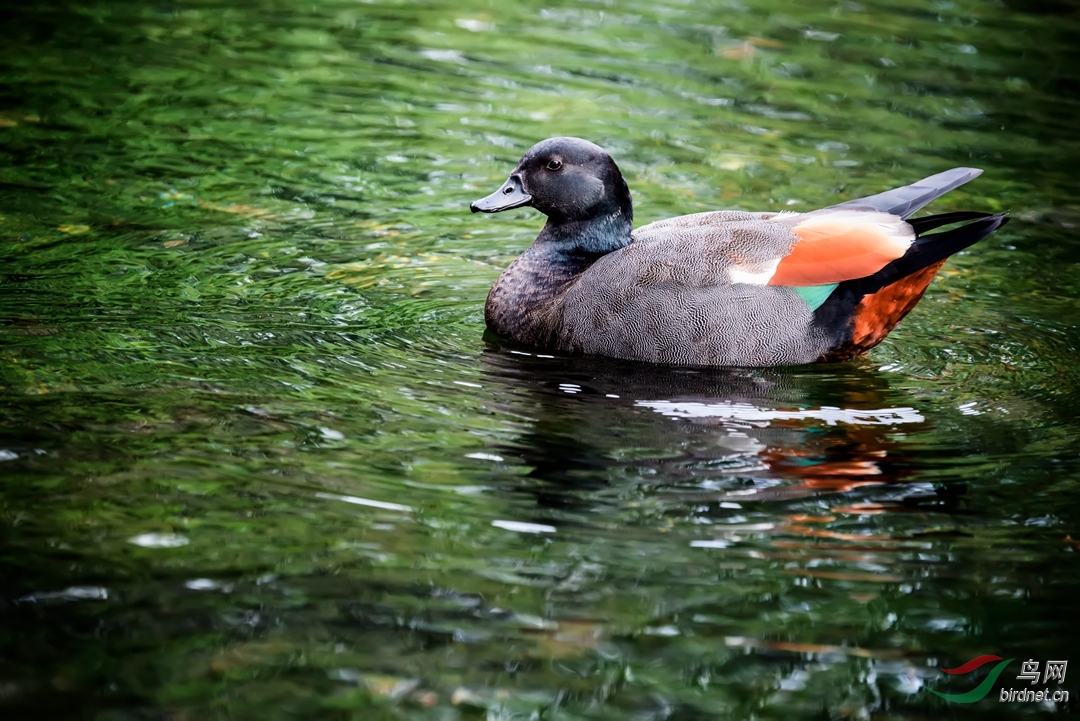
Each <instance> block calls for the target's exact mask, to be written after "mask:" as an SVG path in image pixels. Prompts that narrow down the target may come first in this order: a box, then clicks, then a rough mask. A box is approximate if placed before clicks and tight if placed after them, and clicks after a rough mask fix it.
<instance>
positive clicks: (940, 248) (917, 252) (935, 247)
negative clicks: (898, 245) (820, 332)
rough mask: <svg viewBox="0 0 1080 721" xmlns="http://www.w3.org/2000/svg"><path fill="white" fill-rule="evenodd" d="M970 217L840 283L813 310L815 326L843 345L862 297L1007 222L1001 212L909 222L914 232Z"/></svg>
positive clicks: (955, 215)
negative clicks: (871, 271) (876, 268)
mask: <svg viewBox="0 0 1080 721" xmlns="http://www.w3.org/2000/svg"><path fill="white" fill-rule="evenodd" d="M972 218H974V219H975V220H974V222H971V223H968V224H967V225H962V226H960V227H959V228H953V229H952V230H946V231H943V232H941V233H931V234H929V235H920V236H919V237H918V238H916V240H915V242H914V243H912V244H911V247H910V248H909V249H908V251H907V252H906V253H905V254H904V255H903V257H901V258H897V259H896V260H894V261H892V262H891V263H889V264H888V265H886V266H885V267H884V268H882V269H881V270H879V271H878V272H876V273H874V274H873V275H868V276H866V277H865V278H856V279H854V280H845V281H844V282H843V283H840V285H838V286H837V287H836V290H834V291H833V292H832V293H831V294H830V295H829V298H828V300H826V301H825V302H824V303H823V304H822V305H821V306H820V307H819V308H818V309H817V310H816V311H814V318H815V321H816V323H817V325H818V326H819V327H821V328H824V329H825V330H826V331H827V332H829V333H830V334H831V335H833V336H834V342H835V343H836V344H837V345H839V344H840V343H842V342H843V340H844V336H845V335H846V334H849V333H850V328H851V319H852V317H853V316H854V313H855V310H856V307H857V306H858V305H859V302H860V301H861V300H862V299H863V297H864V296H867V295H870V294H871V293H876V292H877V291H879V290H881V289H882V288H884V287H886V286H888V285H892V284H893V283H895V282H896V281H898V280H900V279H901V278H904V277H906V276H908V275H911V274H912V273H915V272H917V271H919V270H922V269H923V268H925V267H927V266H929V265H933V264H934V263H937V262H938V261H939V260H944V259H945V258H948V257H949V256H950V255H952V254H953V253H956V252H958V251H961V250H963V249H964V248H967V247H968V246H971V245H974V244H975V243H977V242H979V241H980V240H982V239H983V238H985V237H986V236H988V235H990V233H993V232H994V231H995V230H997V229H998V228H1000V227H1001V226H1003V225H1005V223H1007V222H1008V221H1009V219H1008V218H1007V217H1006V216H1005V214H1004V213H998V214H996V215H987V214H986V213H974V212H957V213H943V214H941V215H930V216H927V217H925V218H917V219H915V220H912V221H909V222H910V223H911V225H912V226H913V227H914V228H915V230H916V232H925V231H927V230H932V229H934V228H938V227H940V226H942V225H948V224H950V223H957V222H960V221H963V220H969V219H972Z"/></svg>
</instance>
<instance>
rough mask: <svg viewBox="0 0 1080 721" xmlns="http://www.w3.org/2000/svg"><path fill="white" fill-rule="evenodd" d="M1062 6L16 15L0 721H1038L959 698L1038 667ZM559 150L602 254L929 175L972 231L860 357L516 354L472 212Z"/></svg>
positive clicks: (1078, 326)
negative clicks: (724, 367) (995, 215)
mask: <svg viewBox="0 0 1080 721" xmlns="http://www.w3.org/2000/svg"><path fill="white" fill-rule="evenodd" d="M1078 11H1080V6H1078V5H1077V4H1076V2H1075V1H1074V0H1062V1H1061V2H1049V1H1048V2H1043V3H1022V2H1019V0H1008V1H1007V2H998V1H993V0H955V1H949V0H909V1H908V2H903V3H901V2H894V1H892V0H858V2H852V1H848V0H844V1H841V2H833V1H831V0H830V1H823V0H807V1H806V2H799V3H792V2H779V1H778V0H723V1H721V2H688V1H685V0H649V1H646V0H631V1H629V2H621V1H620V2H577V3H575V2H565V1H562V0H550V1H549V2H548V1H542V2H514V3H509V2H503V3H495V2H481V1H478V0H457V1H456V2H442V1H441V0H440V1H434V2H423V3H420V2H416V3H406V2H358V1H356V0H320V1H319V2H299V1H298V0H233V1H232V2H224V1H221V2H219V1H217V0H177V1H174V2H169V1H165V2H148V3H142V2H132V1H131V0H87V2H82V3H74V2H38V3H23V4H21V5H19V6H16V5H15V4H13V5H12V6H11V7H9V8H8V9H7V19H6V20H5V21H4V23H3V25H2V31H0V39H2V42H0V718H3V719H8V718H32V719H83V718H86V719H100V720H103V721H114V720H120V719H124V720H127V719H162V720H168V721H195V720H202V719H230V720H234V719H235V720H240V719H255V720H258V721H269V720H270V719H357V720H367V719H405V718H408V719H413V718H415V719H438V720H444V719H445V720H448V721H449V720H452V719H463V720H465V719H492V720H494V719H613V720H615V719H619V720H621V719H633V720H635V721H644V720H652V719H656V720H661V719H670V720H672V721H688V720H690V719H713V718H739V719H743V718H746V719H750V718H752V719H778V720H779V719H910V720H914V719H928V718H969V717H972V716H975V717H981V718H1011V717H1016V716H1024V717H1026V716H1040V715H1050V714H1054V713H1063V712H1067V711H1069V710H1070V709H1075V708H1076V698H1074V699H1073V700H1072V701H1071V702H1070V703H1058V704H1054V703H1044V704H1038V703H1012V704H1009V703H1001V702H999V701H998V690H999V688H1002V687H1004V688H1009V687H1012V688H1024V687H1031V686H1029V685H1028V683H1027V681H1024V680H1017V679H1016V678H1015V677H1016V675H1017V674H1018V673H1019V672H1020V662H1021V661H1023V660H1028V659H1032V660H1035V661H1038V662H1040V664H1045V663H1046V662H1047V661H1048V660H1051V659H1065V660H1068V659H1070V656H1072V660H1073V663H1074V664H1080V658H1077V657H1076V654H1075V653H1074V650H1075V649H1076V648H1078V647H1080V632H1078V624H1077V610H1076V609H1077V608H1078V606H1080V601H1078V598H1080V573H1078V571H1080V567H1078V560H1077V558H1078V550H1080V495H1078V490H1080V420H1078V418H1077V409H1078V407H1080V301H1078V298H1080V273H1078V261H1080V240H1078V237H1077V232H1078V228H1080V201H1078V200H1077V198H1078V197H1080V180H1078V173H1077V168H1078V167H1080V132H1078V128H1080V125H1078V122H1080V121H1078V118H1080V69H1078V68H1080V42H1078V41H1080V16H1078ZM552 135H579V136H584V137H587V138H589V139H591V140H593V141H595V142H597V143H599V144H601V145H603V146H604V147H605V148H607V149H608V150H609V151H610V152H611V153H612V154H613V156H614V157H615V158H616V160H617V161H618V162H619V163H620V165H621V167H622V169H623V171H624V173H625V174H626V177H627V180H628V182H629V184H630V187H631V188H632V190H633V193H634V200H635V204H636V213H637V219H638V223H646V222H650V221H653V220H657V219H660V218H664V217H670V216H674V215H679V214H684V213H692V212H698V211H702V210H713V209H718V208H739V209H748V210H795V211H799V210H810V209H813V208H816V207H821V206H823V205H827V204H829V203H832V202H836V201H837V200H841V199H847V198H851V197H857V196H858V195H860V194H870V193H875V192H878V191H881V190H884V189H886V188H889V187H892V186H895V185H899V184H902V183H906V182H912V181H914V180H916V179H918V178H920V177H923V176H925V175H929V174H931V173H934V172H938V171H941V170H944V169H947V168H949V167H953V166H957V165H973V166H976V167H981V168H984V169H985V171H986V172H985V174H984V175H983V176H982V177H981V178H979V179H978V180H976V181H975V182H973V183H971V184H970V185H968V186H965V187H964V188H962V189H960V190H958V191H955V192H953V193H950V194H949V195H948V197H947V198H945V199H943V200H941V201H939V202H938V203H937V204H935V206H933V208H934V209H935V210H937V211H948V210H956V209H972V210H980V211H993V212H997V211H1008V212H1009V213H1010V215H1011V217H1012V219H1013V220H1012V222H1011V223H1010V224H1009V225H1008V226H1007V227H1005V228H1004V229H1002V230H1001V231H1000V232H997V233H995V234H994V235H993V236H992V237H990V238H988V239H987V240H985V241H983V242H982V243H980V244H979V245H977V246H975V247H973V248H972V249H970V250H969V251H967V252H964V253H962V254H960V255H958V256H956V257H954V258H953V259H952V260H951V261H950V262H949V263H948V264H947V265H946V266H945V268H944V269H943V271H942V273H941V274H940V275H939V277H938V279H937V280H936V281H935V282H934V283H933V284H932V285H931V287H930V290H929V292H928V293H927V296H926V298H925V299H924V300H923V301H922V303H921V304H920V305H919V306H918V308H917V309H916V310H915V311H914V312H913V313H912V314H911V315H910V316H909V317H908V318H907V319H906V320H905V321H904V323H902V324H901V326H900V327H899V328H898V329H897V330H896V331H895V332H894V333H893V335H891V336H890V337H889V339H888V340H886V341H885V343H883V344H882V345H881V346H879V347H878V348H877V349H875V350H874V351H873V352H872V353H871V354H870V355H869V356H868V357H866V358H862V359H859V360H856V361H852V362H848V363H843V364H835V365H820V366H813V367H803V368H792V369H773V370H767V371H755V370H729V371H721V370H714V371H701V370H686V369H682V370H679V369H663V368H657V367H650V366H645V365H635V364H626V363H615V362H609V361H603V360H589V359H574V358H559V357H550V356H547V355H536V354H532V355H530V354H527V353H523V352H522V351H520V350H519V349H511V348H507V347H502V346H500V345H499V344H498V343H495V342H491V340H490V339H488V340H485V339H484V337H483V333H484V326H483V310H482V309H483V301H484V298H485V295H486V293H487V290H488V288H489V287H490V285H491V283H492V282H493V281H494V279H495V278H496V277H497V276H498V274H499V272H500V270H501V269H502V268H503V267H505V266H506V265H507V263H509V262H510V260H512V258H513V257H514V256H515V255H516V254H517V253H519V252H520V251H521V250H522V249H523V248H525V247H526V246H527V244H528V243H529V242H531V240H532V238H533V237H535V235H536V233H537V232H538V230H539V228H540V226H541V224H542V218H541V217H540V216H538V215H537V214H536V213H535V212H534V211H531V210H528V209H522V210H515V211H511V212H507V213H503V214H500V215H498V216H491V217H488V216H474V215H472V214H470V213H469V210H468V204H469V202H470V201H472V200H474V199H476V198H479V197H481V196H483V195H486V194H487V193H489V192H491V191H492V190H494V189H495V188H497V187H498V184H499V183H500V182H501V181H502V180H503V179H504V178H505V176H506V174H507V172H508V171H509V170H510V169H511V168H512V167H513V165H514V163H516V161H517V159H518V157H519V156H520V155H521V153H522V152H524V150H526V149H527V148H528V147H529V146H530V145H532V144H533V143H534V142H536V141H538V140H540V139H542V138H544V137H548V136H552ZM984 654H993V655H998V656H1001V657H1003V658H1015V659H1017V660H1016V661H1015V662H1014V664H1013V665H1011V666H1009V667H1008V668H1006V670H1005V671H1004V672H1003V674H1002V676H1001V677H1000V679H999V681H998V684H997V685H996V686H995V687H994V690H993V692H992V693H991V694H990V695H989V696H988V697H987V698H986V699H985V700H983V701H981V702H978V703H976V704H973V705H967V706H961V705H956V704H951V705H950V704H949V703H948V702H946V701H944V700H942V699H940V698H938V697H937V696H934V695H933V694H931V693H929V691H928V689H929V688H933V689H935V690H938V691H942V692H945V693H953V694H959V693H963V692H966V691H968V690H970V689H972V688H974V687H975V686H976V685H977V684H978V682H979V681H980V680H981V679H982V678H983V677H985V674H986V673H987V671H988V670H989V669H990V668H992V665H987V666H984V667H983V668H981V669H980V670H978V671H976V672H974V673H972V674H969V675H959V676H947V675H945V674H943V673H941V671H940V670H939V669H941V668H952V667H956V666H959V665H961V664H963V663H964V662H965V661H967V660H969V659H971V658H973V657H975V656H979V655H984ZM1031 688H1039V689H1041V688H1050V689H1053V690H1058V689H1061V690H1069V691H1071V692H1072V693H1071V695H1072V696H1074V697H1077V698H1080V668H1073V669H1071V670H1070V671H1069V673H1068V674H1067V675H1066V678H1065V681H1064V682H1063V683H1061V684H1057V683H1055V682H1053V681H1051V682H1049V683H1047V684H1042V683H1040V684H1038V685H1037V686H1034V687H1031Z"/></svg>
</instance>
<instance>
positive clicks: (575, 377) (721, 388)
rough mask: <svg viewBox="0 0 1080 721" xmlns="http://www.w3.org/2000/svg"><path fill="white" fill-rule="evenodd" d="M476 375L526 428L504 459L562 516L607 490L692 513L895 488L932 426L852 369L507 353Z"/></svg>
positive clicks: (871, 374)
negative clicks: (620, 487) (715, 505)
mask: <svg viewBox="0 0 1080 721" xmlns="http://www.w3.org/2000/svg"><path fill="white" fill-rule="evenodd" d="M484 364H485V371H486V375H487V377H488V384H487V385H489V387H495V388H500V389H501V391H500V396H499V400H498V401H497V402H496V405H497V406H498V408H497V410H499V411H501V412H504V413H507V414H510V415H513V416H517V417H522V418H524V419H527V420H526V422H525V423H523V431H522V433H521V434H520V435H519V436H518V437H517V438H516V440H515V441H514V442H512V443H508V444H505V445H502V446H500V448H499V451H500V454H501V455H510V456H516V457H517V458H519V459H520V461H521V462H522V464H523V465H526V466H528V467H531V469H532V470H531V471H530V472H529V473H528V474H527V477H528V478H530V479H532V480H534V481H538V482H539V483H538V484H537V485H535V486H533V487H532V488H531V490H532V492H534V493H536V494H537V496H538V498H539V499H540V500H541V501H542V503H543V504H545V505H548V504H550V505H552V506H557V507H564V506H566V505H568V504H569V505H574V504H576V503H580V501H579V500H576V499H578V498H579V496H577V495H575V494H572V493H568V491H571V490H582V489H597V488H603V487H606V486H608V485H611V484H616V483H618V484H622V483H635V482H637V483H644V484H649V485H654V486H655V485H658V484H662V485H663V486H664V493H665V495H666V497H670V498H671V499H672V500H675V499H676V498H681V499H684V500H686V501H690V502H714V501H718V502H723V501H755V500H785V499H798V498H805V497H808V496H817V495H821V494H830V493H843V492H847V491H852V490H854V489H858V488H860V487H864V486H875V485H886V484H896V483H899V482H902V481H903V480H904V479H905V478H907V477H908V476H909V475H910V474H912V473H913V464H912V463H911V462H909V460H908V459H906V458H905V456H904V451H903V449H902V447H901V441H902V440H903V437H904V433H905V431H908V430H914V429H920V428H925V426H926V423H927V421H926V419H925V418H924V417H923V416H922V414H920V413H919V412H918V410H917V409H915V408H911V407H906V406H904V404H903V396H902V394H901V393H898V392H897V391H895V390H893V389H892V388H890V386H889V383H888V380H887V377H886V376H885V375H884V374H882V373H880V372H878V371H876V370H871V369H867V368H865V367H859V366H853V365H843V366H811V367H801V368H794V369H688V368H666V367H661V366H650V365H645V364H635V363H624V362H617V361H612V360H608V359H603V360H601V359H591V358H552V357H550V356H538V355H531V354H527V353H523V352H521V351H513V350H506V349H504V348H494V349H491V350H489V351H488V352H487V353H486V354H485V356H484ZM866 510H867V511H868V512H873V510H874V509H873V508H871V507H869V506H868V507H867V508H866Z"/></svg>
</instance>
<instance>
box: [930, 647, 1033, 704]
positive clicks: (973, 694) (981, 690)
mask: <svg viewBox="0 0 1080 721" xmlns="http://www.w3.org/2000/svg"><path fill="white" fill-rule="evenodd" d="M993 661H1000V662H1001V663H999V664H998V665H997V666H994V668H992V669H990V673H988V674H987V675H986V678H984V679H983V680H982V683H980V684H979V685H978V686H976V687H975V688H973V689H971V690H970V691H968V692H967V693H941V692H940V691H935V690H934V689H928V690H929V691H930V693H932V694H934V695H935V696H940V697H941V698H943V699H945V700H946V701H952V702H953V703H975V702H976V701H980V700H982V699H983V698H985V697H986V694H988V693H990V689H991V688H992V687H993V686H994V682H995V681H997V678H998V676H1000V675H1001V672H1002V671H1004V670H1005V667H1006V666H1008V665H1009V664H1010V663H1012V661H1013V659H1011V658H1007V659H1004V660H1003V659H1002V658H1001V656H978V657H976V658H973V659H971V660H970V661H968V662H967V663H965V664H964V665H963V666H957V667H956V668H943V669H941V670H942V671H944V672H945V673H948V674H954V675H959V674H964V673H971V672H972V671H974V670H975V669H977V668H980V667H981V666H984V665H985V664H988V663H991V662H993Z"/></svg>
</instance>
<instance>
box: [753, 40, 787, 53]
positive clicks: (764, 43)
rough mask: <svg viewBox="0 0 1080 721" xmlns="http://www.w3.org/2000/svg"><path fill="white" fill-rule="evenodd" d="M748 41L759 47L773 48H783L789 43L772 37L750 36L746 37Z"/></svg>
mask: <svg viewBox="0 0 1080 721" xmlns="http://www.w3.org/2000/svg"><path fill="white" fill-rule="evenodd" d="M746 42H748V43H750V44H751V45H753V46H754V47H757V48H772V49H773V50H779V49H781V48H786V47H787V45H785V44H784V43H782V42H780V41H779V40H773V39H772V38H757V37H749V38H747V39H746Z"/></svg>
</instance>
